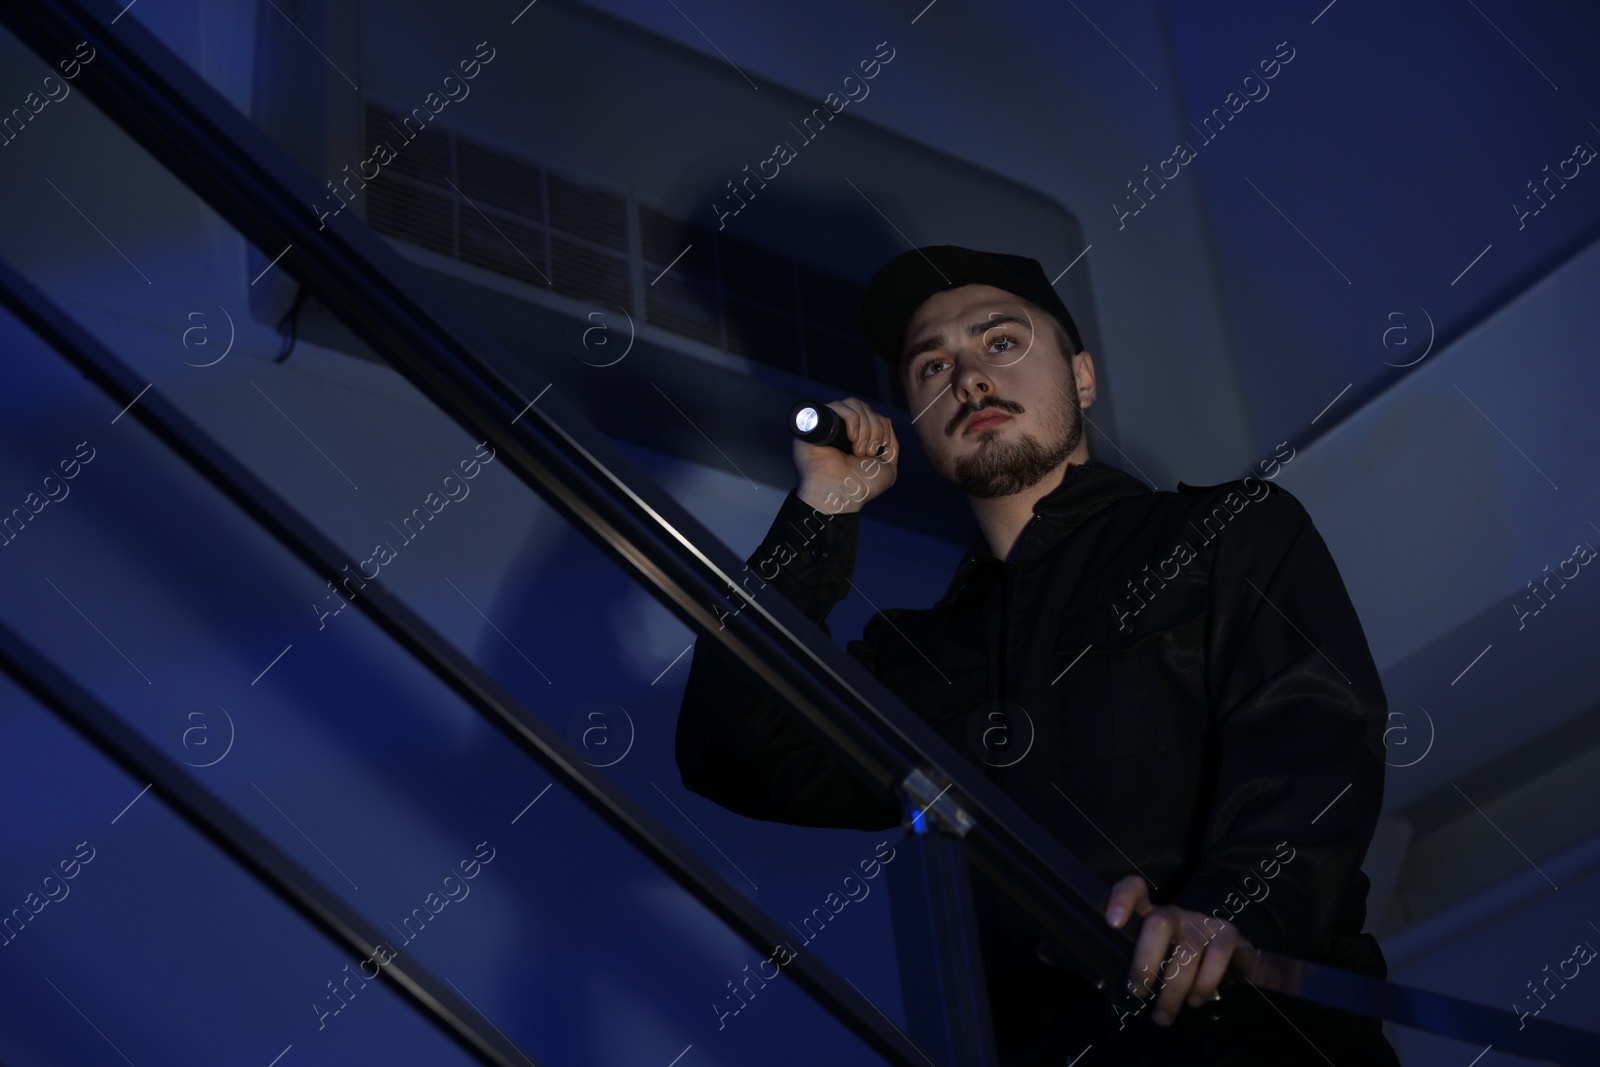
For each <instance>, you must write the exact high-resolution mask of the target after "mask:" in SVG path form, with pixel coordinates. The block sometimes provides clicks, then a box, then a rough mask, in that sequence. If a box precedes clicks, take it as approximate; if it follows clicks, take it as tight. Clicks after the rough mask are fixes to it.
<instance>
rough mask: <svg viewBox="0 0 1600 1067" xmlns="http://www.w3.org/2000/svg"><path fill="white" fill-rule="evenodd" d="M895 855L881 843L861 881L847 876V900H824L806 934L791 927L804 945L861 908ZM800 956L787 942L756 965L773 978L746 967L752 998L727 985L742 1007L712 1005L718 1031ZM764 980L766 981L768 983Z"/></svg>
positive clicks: (830, 897)
mask: <svg viewBox="0 0 1600 1067" xmlns="http://www.w3.org/2000/svg"><path fill="white" fill-rule="evenodd" d="M885 848H888V849H889V854H888V855H887V856H885V855H884V854H883V850H884V849H885ZM894 853H895V850H894V849H893V848H892V847H890V845H889V842H888V841H880V842H878V846H877V848H876V850H874V852H873V855H874V857H876V858H874V859H870V860H862V861H861V862H860V863H859V864H858V865H857V866H859V867H860V868H861V876H860V877H859V878H858V877H857V876H856V875H855V873H854V872H852V873H850V874H847V875H845V877H844V882H843V885H842V888H843V889H844V896H842V897H841V896H840V895H839V894H838V893H837V892H830V893H829V894H828V895H827V896H826V897H824V898H823V900H822V904H821V905H820V906H818V907H815V908H812V909H811V914H810V915H808V916H806V917H805V918H804V919H801V920H800V926H801V927H804V928H805V929H804V932H802V931H801V929H800V928H799V927H796V926H795V925H794V923H790V924H789V928H790V929H792V930H794V932H795V933H797V934H800V936H801V937H802V938H803V939H804V940H803V941H802V942H801V943H802V944H806V945H809V944H810V943H811V942H812V941H815V940H816V939H817V936H818V935H820V934H821V933H822V931H823V929H824V928H825V927H826V926H827V924H828V923H829V922H830V921H831V920H832V919H833V918H834V917H836V916H837V915H838V914H839V913H840V912H842V911H844V909H845V908H847V907H849V906H850V903H851V902H852V901H854V902H855V903H858V904H859V903H860V902H861V901H863V900H866V899H867V896H868V895H869V894H870V893H871V892H872V887H871V886H869V885H867V882H869V881H871V880H872V879H874V878H876V877H878V875H879V874H880V873H882V871H883V868H884V867H887V866H888V865H889V863H890V862H891V861H892V860H893V859H894ZM852 882H854V883H855V885H856V888H858V889H860V890H861V893H860V895H859V896H858V895H856V893H855V891H854V890H852V889H851V888H850V885H851V883H852ZM813 922H815V924H816V931H815V932H814V933H813V932H812V930H811V927H812V923H813ZM808 935H809V936H808ZM799 954H800V953H799V951H798V950H796V949H795V947H794V946H793V945H792V944H790V943H789V942H787V941H785V942H783V943H782V944H780V945H778V946H776V947H775V948H774V949H773V950H772V955H770V956H768V957H767V958H766V959H764V960H762V961H761V962H760V963H758V964H756V971H757V972H761V968H762V967H763V966H770V967H771V968H772V973H771V974H765V972H761V973H751V972H750V965H749V964H748V963H747V964H745V965H744V967H743V968H742V970H743V971H744V972H745V978H744V981H743V982H741V983H740V984H741V985H742V986H743V987H744V991H745V993H747V994H749V996H748V998H746V997H742V996H740V995H739V987H738V986H735V985H734V984H733V982H732V981H731V980H730V981H729V982H728V983H727V986H728V991H729V992H730V993H732V994H733V996H732V998H731V1000H732V1001H736V1002H737V1003H738V1005H739V1006H738V1007H736V1008H733V1009H731V1010H730V1009H728V1008H724V1007H723V1006H722V1005H721V1004H719V1003H717V1002H716V1001H714V1000H713V1001H712V1002H711V1010H712V1011H714V1012H716V1014H717V1029H718V1030H723V1029H726V1028H727V1025H728V1019H729V1018H730V1017H731V1016H734V1015H738V1014H739V1013H740V1012H741V1011H743V1010H744V1009H745V1008H747V1007H749V1004H748V1003H747V999H748V1000H754V999H755V998H756V992H757V991H758V990H760V989H765V988H767V981H766V980H771V979H775V978H777V977H778V975H779V974H781V973H782V971H781V968H782V967H783V966H784V965H785V964H787V963H792V962H793V961H794V959H795V957H797V956H798V955H799ZM764 978H765V979H766V980H764ZM752 981H754V982H755V983H756V985H757V988H756V989H751V988H750V983H751V982H752ZM722 999H723V1000H724V1001H728V1000H730V998H729V997H726V996H725V997H723V998H722Z"/></svg>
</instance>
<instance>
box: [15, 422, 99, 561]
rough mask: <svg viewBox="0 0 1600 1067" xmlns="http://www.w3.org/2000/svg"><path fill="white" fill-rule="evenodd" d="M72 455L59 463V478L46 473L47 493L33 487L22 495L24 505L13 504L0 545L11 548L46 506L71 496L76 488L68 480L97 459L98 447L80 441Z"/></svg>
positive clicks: (44, 482) (45, 490)
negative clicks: (41, 494) (85, 453)
mask: <svg viewBox="0 0 1600 1067" xmlns="http://www.w3.org/2000/svg"><path fill="white" fill-rule="evenodd" d="M86 448H87V449H89V454H88V455H84V454H83V450H84V449H86ZM72 455H73V458H71V459H64V460H61V461H60V462H59V463H57V464H56V468H57V469H58V470H59V471H60V472H61V476H60V477H59V478H58V477H56V475H55V474H54V473H51V474H47V475H45V476H44V481H43V482H42V483H41V485H42V487H43V489H44V496H40V495H39V493H38V491H37V490H29V492H28V494H27V495H26V496H24V497H23V498H22V506H21V507H15V508H12V509H11V514H9V515H7V516H5V517H4V518H3V519H0V548H9V547H10V545H11V542H13V541H15V540H16V539H17V538H18V537H20V536H21V535H22V531H23V530H24V529H25V528H26V527H27V525H28V523H30V522H32V521H33V520H34V519H35V518H36V517H38V515H39V513H40V512H41V511H43V510H44V509H45V508H47V507H49V506H50V505H51V504H52V503H55V504H59V503H61V501H63V500H65V499H67V496H68V495H69V494H70V493H71V492H72V487H71V486H69V485H68V484H67V482H70V481H72V479H74V478H76V477H77V476H78V475H79V474H81V473H82V472H83V468H84V466H86V465H87V464H89V463H90V462H92V461H93V460H94V457H95V450H94V449H93V448H92V447H90V445H89V442H88V441H79V442H78V444H77V447H76V448H74V449H73V453H72ZM52 482H54V483H55V488H53V489H52V488H51V486H50V483H52Z"/></svg>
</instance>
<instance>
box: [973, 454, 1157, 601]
mask: <svg viewBox="0 0 1600 1067" xmlns="http://www.w3.org/2000/svg"><path fill="white" fill-rule="evenodd" d="M1149 492H1151V489H1150V487H1149V486H1148V485H1146V484H1145V483H1144V482H1142V481H1140V480H1139V479H1137V478H1135V477H1134V476H1133V475H1131V474H1128V473H1126V472H1125V471H1122V470H1119V469H1118V468H1116V467H1113V466H1112V465H1111V464H1109V463H1103V462H1101V461H1099V460H1093V459H1091V460H1089V461H1088V462H1087V463H1083V464H1073V465H1071V466H1068V467H1067V470H1066V473H1065V474H1064V475H1063V476H1062V479H1061V484H1060V485H1058V486H1056V487H1055V488H1054V489H1052V490H1051V491H1050V492H1048V493H1046V494H1045V495H1044V496H1042V497H1040V498H1039V499H1038V500H1037V501H1036V502H1035V503H1034V505H1033V518H1032V519H1030V520H1028V524H1027V525H1026V526H1024V527H1023V528H1022V533H1021V534H1020V535H1019V536H1018V538H1017V544H1016V547H1015V549H1014V550H1013V551H1014V553H1015V555H1014V556H1013V558H1012V560H1011V562H1013V563H1017V564H1022V563H1029V562H1032V561H1033V560H1036V559H1038V558H1039V557H1040V556H1043V555H1045V554H1046V553H1048V552H1049V551H1050V550H1051V549H1053V548H1054V547H1055V546H1056V545H1057V544H1059V543H1060V542H1061V540H1062V539H1063V538H1065V537H1066V536H1067V535H1068V534H1070V533H1071V532H1072V531H1073V530H1076V529H1077V528H1078V527H1079V526H1082V525H1083V524H1084V523H1085V522H1087V521H1088V520H1089V519H1090V518H1092V517H1093V516H1094V515H1096V514H1098V513H1099V512H1100V511H1102V510H1104V509H1105V508H1107V507H1109V506H1110V505H1112V504H1114V503H1116V502H1117V501H1118V500H1122V499H1124V498H1126V497H1130V496H1138V495H1140V494H1142V493H1149ZM985 562H987V563H998V562H1000V560H999V559H998V557H996V556H995V555H994V553H993V552H991V551H990V550H989V545H988V542H987V541H985V540H984V539H983V537H982V536H979V537H978V538H977V539H976V540H975V541H973V543H972V547H971V549H970V550H969V551H968V552H967V555H966V557H965V558H964V559H963V560H962V561H961V565H960V567H958V568H957V571H956V577H957V583H958V584H959V581H960V580H961V579H962V578H963V577H964V576H965V574H966V572H969V571H970V570H971V568H973V567H975V566H978V565H980V564H982V563H985Z"/></svg>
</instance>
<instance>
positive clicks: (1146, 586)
mask: <svg viewBox="0 0 1600 1067" xmlns="http://www.w3.org/2000/svg"><path fill="white" fill-rule="evenodd" d="M1285 447H1289V442H1287V441H1280V442H1279V443H1278V447H1277V449H1276V450H1275V451H1274V453H1273V455H1274V457H1275V458H1274V459H1270V460H1262V461H1261V466H1262V469H1263V473H1262V478H1264V479H1266V480H1267V481H1271V480H1272V479H1273V478H1276V477H1277V476H1278V473H1279V471H1281V470H1282V468H1283V467H1285V466H1287V465H1288V464H1289V462H1290V461H1291V460H1293V459H1294V457H1295V449H1294V448H1292V447H1289V454H1288V455H1287V456H1285V455H1284V454H1283V449H1284V448H1285ZM1269 465H1270V466H1271V468H1272V469H1271V472H1270V473H1267V472H1266V468H1267V467H1268V466H1269ZM1251 482H1255V483H1256V484H1257V485H1259V486H1260V487H1261V493H1260V495H1259V496H1258V495H1257V494H1256V493H1255V492H1254V491H1253V490H1252V489H1251V488H1250V483H1251ZM1241 491H1242V493H1243V495H1242V496H1241V495H1240V493H1241ZM1271 491H1272V490H1271V489H1269V488H1268V487H1267V485H1266V483H1265V482H1263V481H1259V480H1257V479H1256V477H1255V475H1247V476H1246V477H1245V478H1244V479H1243V482H1242V484H1241V489H1240V490H1233V489H1230V490H1228V492H1227V494H1226V495H1225V496H1223V498H1222V500H1221V501H1220V502H1219V503H1218V504H1217V506H1216V507H1214V508H1212V509H1211V513H1210V514H1209V515H1207V516H1206V517H1205V518H1203V519H1201V520H1200V523H1201V526H1202V527H1204V529H1201V528H1199V527H1195V526H1194V524H1193V523H1190V524H1189V525H1190V527H1191V528H1192V529H1194V531H1195V533H1197V534H1200V537H1201V541H1200V546H1201V547H1202V548H1204V547H1205V546H1206V545H1209V544H1210V543H1211V542H1212V541H1214V540H1216V539H1217V537H1218V536H1220V535H1221V533H1222V531H1223V530H1224V529H1225V528H1226V527H1227V525H1228V522H1229V520H1231V519H1232V518H1233V517H1234V516H1236V515H1238V514H1239V513H1240V512H1241V511H1243V510H1244V509H1245V507H1246V506H1247V505H1248V504H1249V503H1250V502H1251V501H1259V500H1265V499H1266V498H1267V496H1268V495H1269V494H1270V493H1271ZM1213 523H1215V527H1216V528H1215V529H1213V528H1212V526H1213ZM1198 556H1199V553H1198V552H1197V551H1196V550H1195V549H1194V547H1193V546H1191V545H1190V544H1189V542H1187V541H1180V542H1178V544H1177V545H1176V546H1175V547H1174V548H1173V550H1172V552H1171V554H1170V555H1168V556H1167V558H1166V559H1163V560H1162V561H1161V562H1159V563H1157V564H1156V565H1155V570H1153V571H1152V570H1151V568H1150V564H1148V563H1147V564H1145V566H1144V572H1143V573H1144V577H1143V578H1137V577H1135V578H1129V579H1128V583H1127V588H1128V593H1129V595H1130V597H1131V599H1132V605H1131V606H1130V605H1126V604H1125V603H1124V602H1123V601H1120V600H1114V601H1112V602H1111V611H1112V613H1113V614H1115V615H1116V617H1117V629H1118V631H1119V632H1122V633H1130V632H1132V630H1133V627H1132V626H1131V625H1129V623H1128V620H1129V619H1132V618H1134V617H1135V616H1137V615H1138V614H1139V613H1140V612H1141V611H1143V610H1144V609H1145V608H1147V607H1149V606H1150V605H1149V602H1150V601H1151V600H1154V599H1155V594H1156V593H1157V592H1159V591H1160V590H1162V589H1165V588H1166V587H1167V582H1170V581H1172V580H1173V579H1175V578H1177V577H1178V572H1179V570H1180V568H1182V567H1185V566H1187V565H1188V564H1189V563H1190V562H1192V561H1193V560H1195V559H1196V558H1197V557H1198ZM1168 568H1170V569H1171V572H1172V573H1170V574H1168V573H1167V570H1168ZM1151 582H1154V583H1156V588H1155V589H1151V588H1150V583H1151ZM1141 589H1142V590H1143V595H1142V596H1141V595H1140V590H1141Z"/></svg>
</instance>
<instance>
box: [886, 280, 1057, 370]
mask: <svg viewBox="0 0 1600 1067" xmlns="http://www.w3.org/2000/svg"><path fill="white" fill-rule="evenodd" d="M1018 309H1022V310H1026V309H1023V308H1022V298H1021V297H1019V296H1017V295H1016V294H1015V293H1009V292H1007V291H1006V290H1004V289H997V288H995V287H994V286H992V285H976V284H974V285H961V286H957V287H956V288H954V289H945V290H943V291H941V292H937V293H934V294H933V295H932V296H930V297H928V299H926V300H924V301H923V302H922V303H921V304H920V305H918V307H917V310H916V311H914V312H912V314H911V318H909V319H908V320H906V331H905V334H904V335H903V336H902V337H901V341H900V357H899V360H898V368H899V370H901V371H902V372H903V371H904V370H905V368H906V363H905V353H906V352H907V351H908V350H910V349H911V348H913V347H914V346H916V345H918V344H920V343H921V342H922V341H925V340H927V339H928V338H930V337H932V336H934V335H935V334H939V335H942V336H943V337H944V338H945V340H946V341H947V342H949V341H951V340H953V339H954V338H955V337H959V336H964V335H965V334H966V331H967V327H968V326H969V325H970V324H972V323H973V322H978V321H982V320H983V318H984V317H985V316H987V315H988V314H990V313H991V312H999V311H1008V310H1009V311H1016V310H1018ZM1025 319H1026V316H1025Z"/></svg>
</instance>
